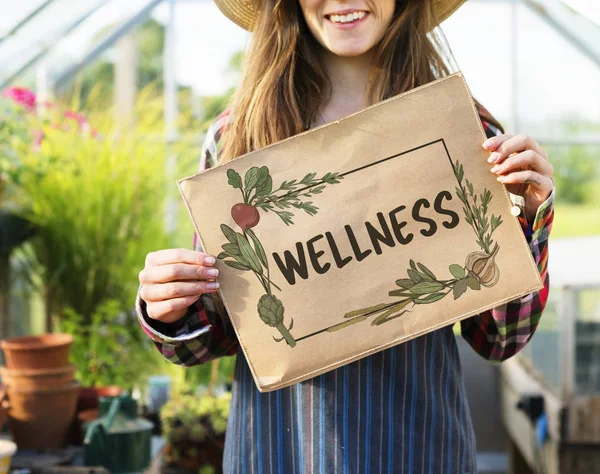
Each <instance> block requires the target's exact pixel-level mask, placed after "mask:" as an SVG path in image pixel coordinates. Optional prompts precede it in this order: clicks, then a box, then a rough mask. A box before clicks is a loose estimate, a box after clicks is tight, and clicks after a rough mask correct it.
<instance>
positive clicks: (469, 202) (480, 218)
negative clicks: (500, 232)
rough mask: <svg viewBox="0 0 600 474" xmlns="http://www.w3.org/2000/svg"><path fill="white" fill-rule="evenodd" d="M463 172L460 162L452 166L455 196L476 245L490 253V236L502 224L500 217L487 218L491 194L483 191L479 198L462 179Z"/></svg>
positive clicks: (469, 183)
mask: <svg viewBox="0 0 600 474" xmlns="http://www.w3.org/2000/svg"><path fill="white" fill-rule="evenodd" d="M464 175H465V171H464V168H463V165H462V164H461V163H460V162H458V161H457V162H456V165H455V166H454V176H456V180H457V181H458V186H457V187H456V196H457V197H458V199H460V201H461V202H462V203H463V205H464V207H463V213H464V215H465V221H466V222H467V223H468V224H469V225H470V226H471V227H472V228H473V230H474V231H475V235H477V245H479V247H481V250H483V251H484V252H486V253H488V254H489V253H491V251H490V248H491V247H492V245H493V243H494V242H493V240H492V235H493V233H494V231H495V230H496V229H497V228H498V227H499V226H500V224H502V217H501V216H495V215H494V214H492V217H491V219H490V218H488V216H487V212H488V205H489V204H490V201H491V200H492V193H491V191H490V190H489V189H487V188H486V189H485V190H484V191H483V193H481V194H480V195H479V196H478V195H477V193H475V191H474V188H473V184H472V183H471V182H470V181H469V180H468V179H465V180H464V183H463V178H464Z"/></svg>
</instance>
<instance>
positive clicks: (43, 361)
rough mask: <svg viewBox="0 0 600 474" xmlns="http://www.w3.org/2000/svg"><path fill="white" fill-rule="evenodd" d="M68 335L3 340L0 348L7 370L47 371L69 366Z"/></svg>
mask: <svg viewBox="0 0 600 474" xmlns="http://www.w3.org/2000/svg"><path fill="white" fill-rule="evenodd" d="M72 342H73V336H71V335H70V334H42V335H40V336H24V337H14V338H11V339H4V340H3V341H1V342H0V347H2V350H3V351H4V355H5V356H6V366H7V367H8V368H9V369H48V368H51V367H64V366H65V365H68V364H69V350H70V348H71V343H72Z"/></svg>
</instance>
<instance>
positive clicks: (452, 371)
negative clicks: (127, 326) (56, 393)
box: [137, 112, 554, 474]
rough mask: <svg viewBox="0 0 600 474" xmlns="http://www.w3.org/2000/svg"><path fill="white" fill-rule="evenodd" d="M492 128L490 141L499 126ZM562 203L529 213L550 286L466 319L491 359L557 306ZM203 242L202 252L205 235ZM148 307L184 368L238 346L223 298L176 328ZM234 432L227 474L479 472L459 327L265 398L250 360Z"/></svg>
mask: <svg viewBox="0 0 600 474" xmlns="http://www.w3.org/2000/svg"><path fill="white" fill-rule="evenodd" d="M228 121H229V114H228V113H227V112H225V113H223V114H221V115H220V116H219V117H218V119H217V120H216V121H215V123H214V124H213V125H212V127H211V128H210V129H209V131H208V135H207V138H206V141H205V144H204V147H203V152H202V158H201V164H200V169H201V170H204V169H208V168H209V167H210V166H211V165H213V164H215V163H216V161H217V156H218V153H219V150H218V146H219V139H220V137H221V134H222V133H223V131H224V130H225V128H226V126H227V123H228ZM483 125H484V129H485V131H486V134H487V136H488V137H491V136H494V135H497V134H498V133H499V131H498V130H497V129H495V128H494V127H493V126H491V125H490V124H489V123H487V122H485V121H484V122H483ZM553 202H554V191H553V192H552V195H551V196H550V197H549V198H548V200H547V201H546V202H544V203H543V204H542V205H541V206H540V207H539V209H538V211H537V215H536V217H535V220H534V221H533V223H531V224H528V223H527V221H526V220H525V219H523V218H520V221H521V225H522V228H523V232H524V234H525V236H526V238H527V241H528V243H529V247H530V250H531V253H532V255H533V258H534V259H535V262H536V263H537V266H538V270H539V271H540V274H541V276H542V280H543V281H544V288H543V289H542V290H541V291H540V292H535V293H532V294H530V295H527V296H524V297H522V298H520V299H517V300H514V301H512V302H509V303H507V304H503V305H501V306H499V307H497V308H494V309H492V310H489V311H486V312H484V313H481V314H479V315H477V316H474V317H471V318H469V319H466V320H463V321H462V322H461V331H462V336H463V337H464V338H465V339H466V341H467V342H468V343H469V344H470V345H471V347H473V349H474V350H475V351H476V352H477V353H479V354H480V355H481V356H483V357H484V358H486V359H487V360H489V361H491V362H501V361H503V360H506V359H508V358H509V357H511V356H513V355H514V354H516V353H517V352H518V351H519V350H521V349H522V348H523V347H524V346H525V345H526V344H527V342H528V341H529V339H530V338H531V336H532V335H533V333H534V331H535V329H536V327H537V325H538V323H539V320H540V317H541V315H542V311H543V309H544V307H545V305H546V301H547V298H548V289H549V277H548V272H547V263H548V237H549V234H550V229H551V227H552V220H553V215H554V211H553ZM194 248H195V249H196V250H201V249H200V247H199V245H198V241H197V239H196V238H195V239H194ZM137 309H138V318H139V321H140V323H141V325H142V327H143V329H144V331H145V332H146V334H147V335H148V336H149V337H150V338H152V340H153V341H154V342H155V344H156V346H157V348H158V350H159V351H160V352H161V353H162V355H163V356H164V357H166V358H167V359H168V360H170V361H171V362H173V363H175V364H180V365H186V366H191V365H196V364H202V363H205V362H208V361H210V360H212V359H215V358H218V357H221V356H227V355H233V354H235V353H236V352H237V351H238V348H239V343H238V340H237V338H236V336H235V332H234V330H233V327H232V325H231V323H230V321H229V318H228V316H227V314H226V311H225V310H224V308H223V305H222V303H221V301H220V300H219V298H218V296H216V295H204V296H202V297H201V298H200V299H199V300H198V302H197V303H196V304H194V305H192V306H191V307H190V309H189V312H188V314H187V317H185V318H183V319H182V320H181V321H180V322H179V323H178V324H174V325H166V324H162V323H160V322H157V321H154V320H151V319H150V318H149V317H148V316H147V314H146V311H145V303H144V301H143V300H141V299H140V298H139V296H138V299H137ZM361 381H362V382H361ZM261 413H262V415H261ZM266 414H268V416H266ZM265 416H266V417H265ZM228 433H231V434H230V435H228V436H227V442H226V450H225V458H224V472H227V473H232V472H236V473H237V472H252V473H255V472H258V473H259V474H263V473H271V472H279V473H285V474H288V473H292V472H294V473H295V472H303V473H304V472H307V473H312V472H325V473H330V472H331V473H338V472H344V473H346V472H358V470H359V469H360V470H361V471H363V470H364V472H369V470H370V469H373V470H374V471H376V472H382V471H384V470H385V472H390V473H392V472H403V473H404V472H413V470H414V472H430V473H435V474H438V473H448V474H459V473H471V472H473V473H474V472H476V467H475V465H474V457H475V447H474V446H475V445H474V435H473V432H472V427H471V420H470V416H469V412H468V407H467V404H466V395H465V393H464V386H463V383H462V374H461V369H460V360H459V358H458V352H457V350H456V341H455V336H454V333H453V331H452V329H451V328H450V327H446V328H443V329H440V330H437V331H434V332H432V333H429V334H427V335H425V336H422V337H419V338H416V339H414V340H412V341H408V342H406V343H404V344H402V345H400V346H397V347H393V348H391V349H387V350H385V351H382V352H380V353H377V354H374V355H372V356H369V357H367V358H365V359H363V360H360V361H357V362H354V363H352V364H349V365H346V366H344V367H342V368H339V369H336V370H334V371H332V372H329V373H327V374H324V375H321V376H319V377H316V378H314V379H311V380H308V381H305V382H301V383H299V384H296V385H294V386H292V387H288V388H284V389H282V390H279V391H277V392H272V393H266V394H260V393H259V392H258V390H257V389H256V386H255V385H254V382H253V380H252V376H251V374H250V371H249V368H248V365H247V363H246V360H245V358H244V357H243V355H242V356H240V357H238V360H237V363H236V370H235V377H234V384H233V399H232V407H231V414H230V418H229V425H228ZM261 443H262V444H261ZM434 452H435V455H432V453H434Z"/></svg>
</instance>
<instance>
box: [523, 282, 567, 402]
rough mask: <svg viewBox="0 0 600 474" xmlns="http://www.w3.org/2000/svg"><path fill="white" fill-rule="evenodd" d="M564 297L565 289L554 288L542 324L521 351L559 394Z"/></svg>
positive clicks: (545, 381)
mask: <svg viewBox="0 0 600 474" xmlns="http://www.w3.org/2000/svg"><path fill="white" fill-rule="evenodd" d="M562 298H563V291H562V290H561V289H559V288H552V290H551V291H550V296H549V298H548V303H547V305H546V309H545V311H544V314H543V316H542V319H541V320H540V324H539V326H538V328H537V330H536V332H535V334H534V336H533V337H532V338H531V341H529V344H527V346H525V348H524V349H523V350H522V351H521V352H520V355H521V357H523V358H524V359H525V360H526V362H527V365H528V366H529V367H530V368H531V369H532V370H533V371H534V372H536V373H538V374H539V375H540V376H541V377H542V379H543V381H544V383H545V384H546V385H547V386H548V387H549V388H550V389H552V390H553V391H554V392H555V393H556V394H557V395H559V394H560V371H559V357H560V341H559V335H560V333H561V322H560V317H559V311H560V307H561V303H562Z"/></svg>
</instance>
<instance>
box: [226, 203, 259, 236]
mask: <svg viewBox="0 0 600 474" xmlns="http://www.w3.org/2000/svg"><path fill="white" fill-rule="evenodd" d="M231 217H233V220H234V221H235V223H236V224H237V225H239V226H240V229H242V231H243V232H246V230H248V229H252V228H253V227H255V226H256V225H257V224H258V222H259V221H260V214H259V213H258V209H256V207H254V206H251V205H249V204H243V203H239V204H236V205H235V206H233V207H232V208H231Z"/></svg>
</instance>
